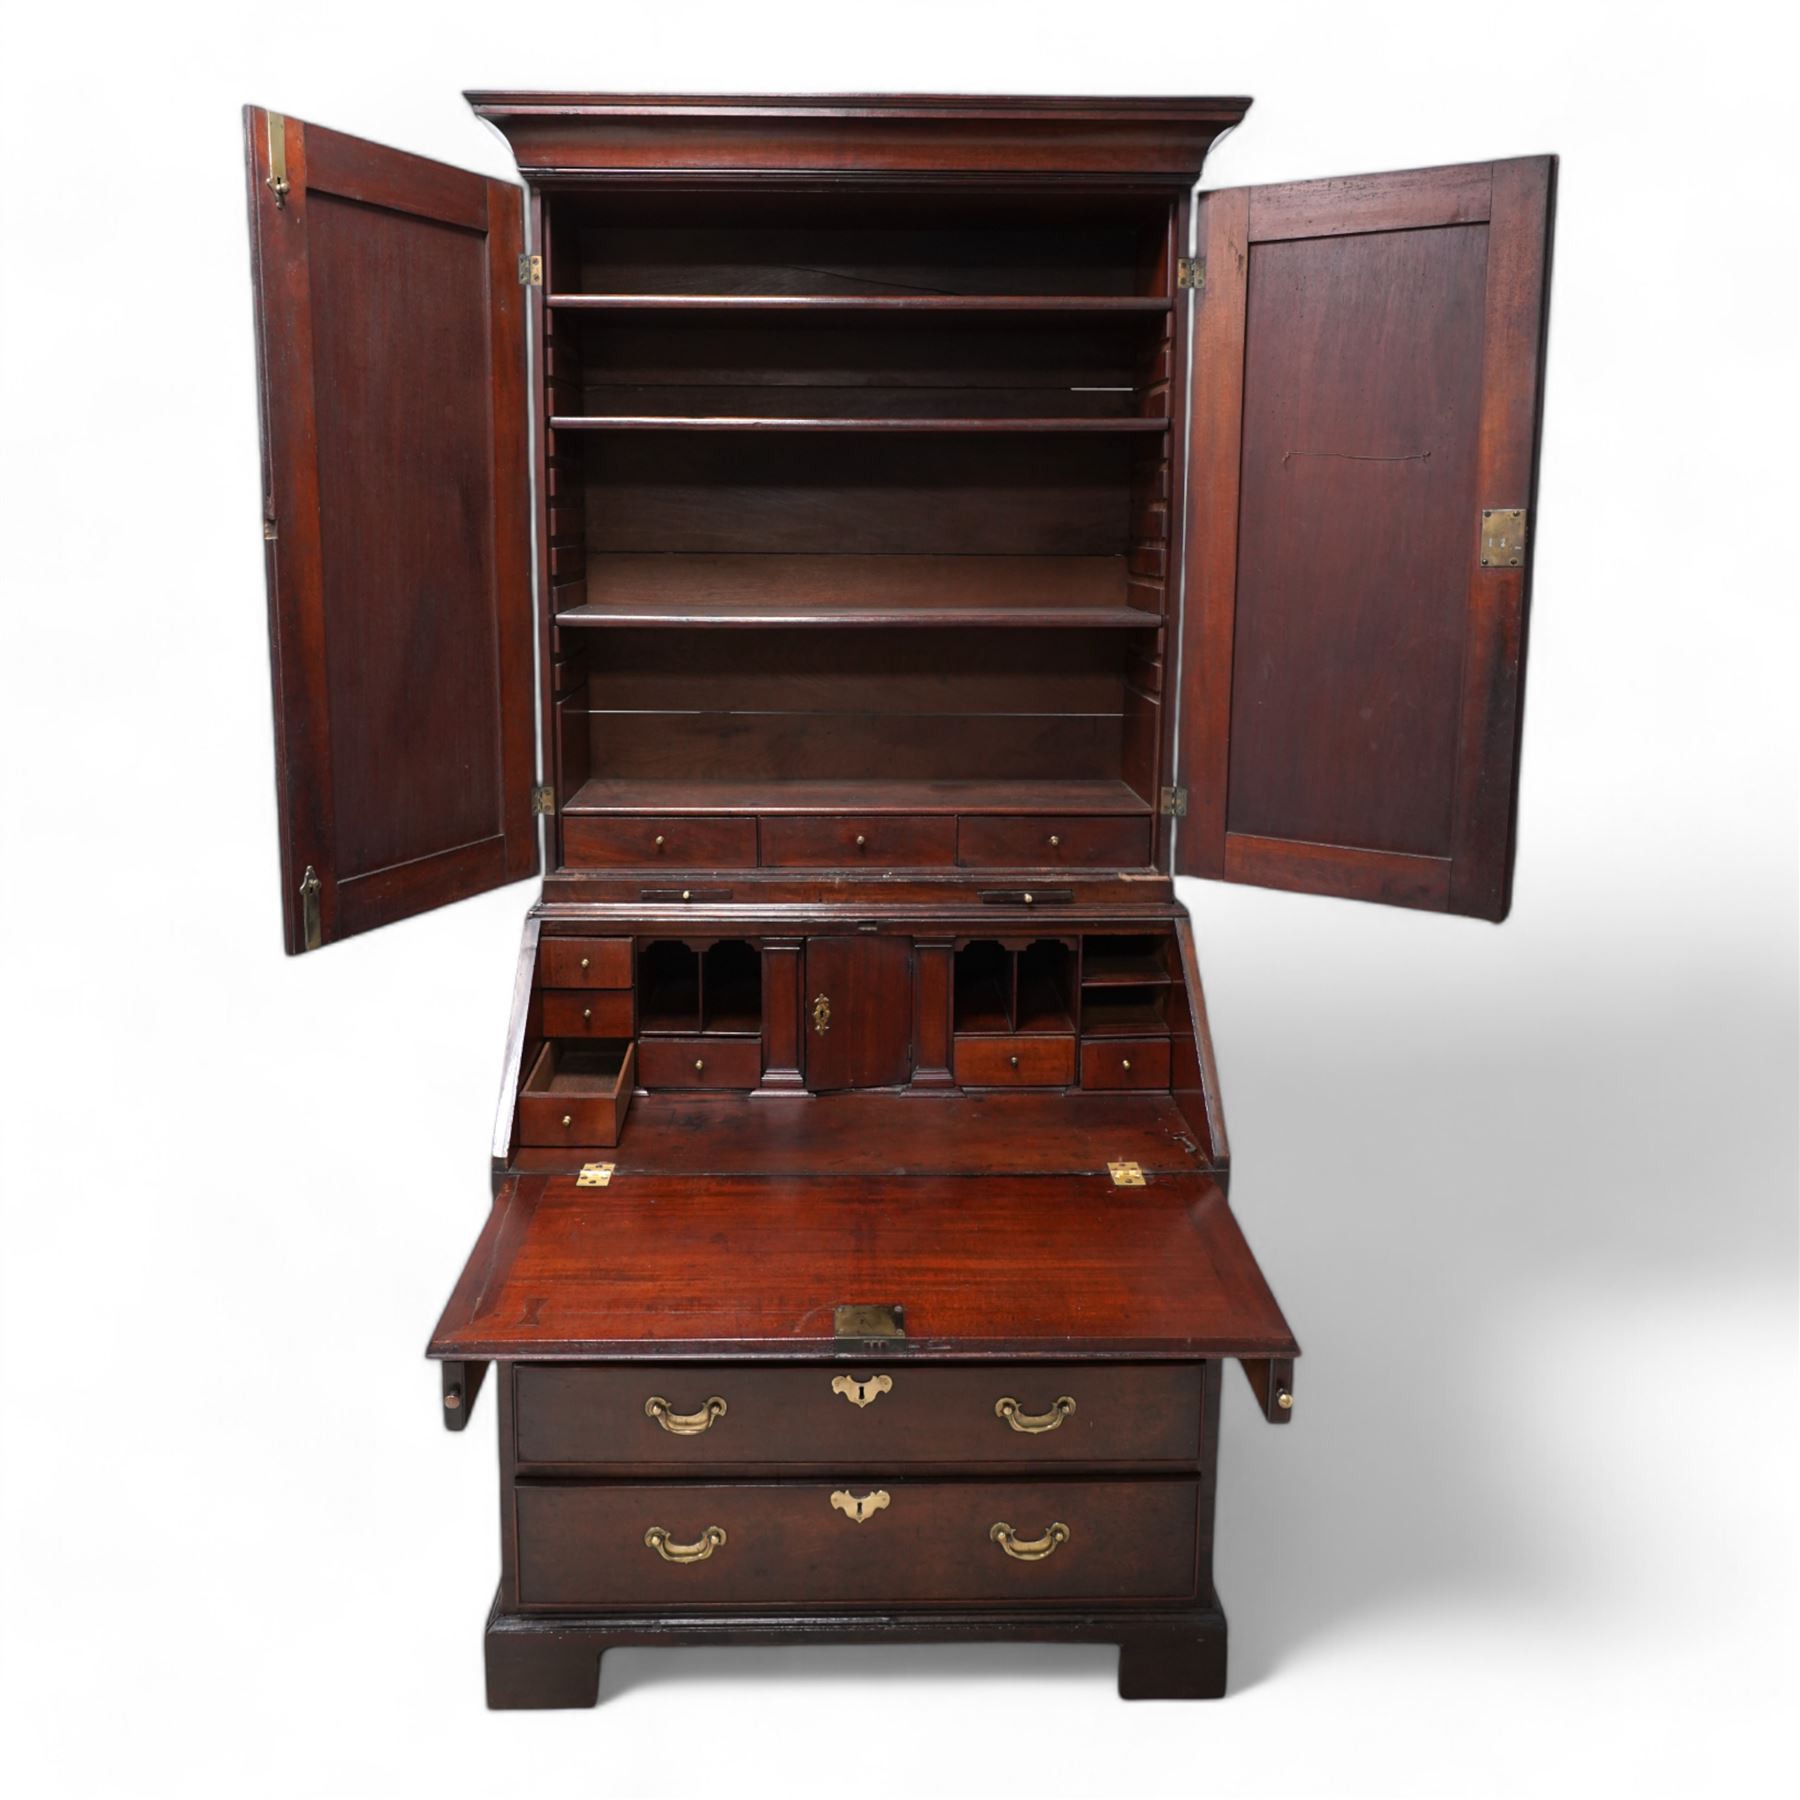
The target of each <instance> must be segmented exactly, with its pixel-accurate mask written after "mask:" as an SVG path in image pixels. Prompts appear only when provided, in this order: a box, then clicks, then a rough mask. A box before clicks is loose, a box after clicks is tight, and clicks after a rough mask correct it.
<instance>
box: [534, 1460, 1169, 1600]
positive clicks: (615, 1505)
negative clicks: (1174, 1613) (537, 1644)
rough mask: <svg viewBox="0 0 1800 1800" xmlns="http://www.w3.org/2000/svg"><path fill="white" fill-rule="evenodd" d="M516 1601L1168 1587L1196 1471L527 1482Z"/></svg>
mask: <svg viewBox="0 0 1800 1800" xmlns="http://www.w3.org/2000/svg"><path fill="white" fill-rule="evenodd" d="M513 1491H514V1496H515V1504H516V1507H517V1546H518V1561H517V1567H518V1584H519V1592H518V1599H519V1604H520V1605H521V1606H523V1607H580V1608H596V1609H597V1608H605V1609H607V1610H609V1611H610V1610H612V1609H614V1608H616V1607H632V1606H643V1607H655V1608H657V1609H659V1610H660V1609H663V1608H681V1607H709V1606H782V1607H805V1606H836V1605H847V1606H880V1605H887V1604H890V1603H896V1602H897V1603H901V1604H912V1605H931V1604H936V1605H985V1604H991V1603H1003V1604H1007V1605H1032V1604H1035V1603H1039V1602H1049V1601H1060V1602H1063V1603H1065V1604H1066V1603H1067V1602H1070V1601H1077V1600H1079V1601H1089V1602H1094V1603H1097V1604H1102V1605H1117V1604H1119V1603H1127V1604H1129V1603H1131V1602H1134V1601H1139V1602H1142V1601H1170V1600H1186V1599H1189V1598H1191V1597H1192V1596H1193V1594H1194V1591H1195V1552H1196V1545H1197V1533H1198V1502H1199V1492H1200V1487H1199V1482H1198V1481H1197V1480H1196V1479H1195V1478H1193V1477H1191V1476H1187V1477H1181V1476H1168V1477H1162V1478H1157V1477H1150V1478H1147V1479H1144V1480H1138V1481H1086V1480H1070V1479H1063V1480H1050V1481H1045V1480H1013V1481H953V1482H933V1481H897V1480H894V1479H893V1478H891V1477H886V1478H883V1479H881V1480H855V1479H849V1478H846V1479H844V1480H842V1481H833V1480H821V1481H806V1482H736V1483H728V1482H699V1481H693V1482H669V1483H656V1482H534V1481H520V1482H518V1483H517V1484H516V1485H515V1487H514V1490H513Z"/></svg>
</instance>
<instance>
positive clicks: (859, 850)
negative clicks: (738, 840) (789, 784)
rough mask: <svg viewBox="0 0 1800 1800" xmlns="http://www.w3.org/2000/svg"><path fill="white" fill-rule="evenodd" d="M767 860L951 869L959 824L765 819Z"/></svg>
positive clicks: (882, 817)
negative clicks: (949, 867) (957, 825)
mask: <svg viewBox="0 0 1800 1800" xmlns="http://www.w3.org/2000/svg"><path fill="white" fill-rule="evenodd" d="M762 859H763V864H764V866H765V867H766V868H772V869H784V868H785V869H854V868H857V867H859V866H860V865H861V864H864V863H867V864H869V865H870V866H871V867H879V868H922V867H929V868H937V867H948V866H949V865H950V864H952V863H954V862H955V861H956V821H955V820H954V819H952V818H932V817H929V816H908V815H905V814H900V815H895V814H890V813H875V814H872V815H871V816H869V817H867V818H856V817H839V816H814V815H811V814H801V815H797V816H794V817H781V818H773V819H764V820H763V822H762Z"/></svg>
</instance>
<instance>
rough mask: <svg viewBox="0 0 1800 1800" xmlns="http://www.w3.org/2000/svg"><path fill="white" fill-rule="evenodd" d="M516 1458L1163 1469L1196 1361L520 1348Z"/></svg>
mask: <svg viewBox="0 0 1800 1800" xmlns="http://www.w3.org/2000/svg"><path fill="white" fill-rule="evenodd" d="M513 1381H514V1387H513V1406H514V1411H513V1418H514V1421H515V1423H514V1440H513V1441H514V1447H515V1450H516V1453H517V1456H518V1459H519V1461H520V1462H521V1463H529V1464H534V1465H539V1466H552V1467H563V1468H569V1467H580V1466H583V1465H586V1466H589V1467H592V1468H595V1469H598V1470H604V1471H605V1472H606V1473H608V1474H657V1473H661V1474H668V1473H677V1474H680V1475H681V1476H683V1477H684V1478H685V1477H688V1476H692V1475H696V1474H717V1473H719V1472H721V1471H725V1470H741V1469H752V1468H754V1469H772V1468H780V1469H786V1470H794V1469H806V1468H811V1469H826V1470H829V1471H831V1472H832V1473H834V1474H835V1473H838V1472H840V1471H841V1470H844V1469H899V1468H900V1467H901V1466H902V1465H907V1466H914V1467H917V1466H924V1465H931V1466H934V1467H937V1468H955V1469H998V1470H1003V1471H1005V1472H1007V1473H1009V1474H1013V1473H1018V1472H1020V1471H1022V1470H1025V1471H1037V1472H1045V1471H1049V1470H1054V1469H1059V1468H1071V1467H1074V1468H1083V1467H1085V1468H1088V1469H1093V1468H1097V1467H1105V1466H1112V1467H1124V1468H1132V1469H1143V1468H1156V1469H1160V1470H1163V1471H1168V1470H1171V1469H1178V1468H1189V1469H1191V1468H1194V1467H1195V1466H1197V1465H1198V1463H1199V1461H1200V1450H1201V1444H1200V1430H1201V1424H1202V1420H1203V1417H1204V1414H1205V1407H1206V1397H1205V1367H1204V1365H1203V1364H1201V1363H1110V1362H1109V1363H995V1364H962V1363H927V1364H918V1363H910V1364H909V1363H905V1362H900V1361H897V1360H895V1359H893V1358H892V1357H891V1356H887V1357H879V1358H877V1359H876V1360H875V1361H873V1362H865V1363H855V1362H834V1363H787V1364H773V1365H771V1364H766V1363H763V1364H755V1363H752V1364H744V1363H738V1364H735V1365H734V1364H730V1363H713V1364H706V1363H700V1364H692V1363H683V1364H680V1365H665V1366H663V1367H660V1368H659V1367H658V1366H657V1365H656V1364H654V1363H585V1364H584V1363H564V1364H545V1363H521V1364H520V1365H519V1367H518V1369H517V1371H516V1372H515V1374H514V1377H513Z"/></svg>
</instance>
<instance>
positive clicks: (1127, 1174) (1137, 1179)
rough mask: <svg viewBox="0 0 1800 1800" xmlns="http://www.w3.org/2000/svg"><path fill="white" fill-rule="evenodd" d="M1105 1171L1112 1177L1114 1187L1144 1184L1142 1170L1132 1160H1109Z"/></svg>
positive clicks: (1140, 1185)
mask: <svg viewBox="0 0 1800 1800" xmlns="http://www.w3.org/2000/svg"><path fill="white" fill-rule="evenodd" d="M1106 1172H1107V1174H1109V1175H1110V1176H1111V1177H1112V1183H1113V1186H1114V1187H1142V1186H1144V1171H1143V1170H1142V1169H1140V1168H1139V1167H1138V1165H1137V1164H1136V1163H1134V1162H1116V1163H1115V1162H1109V1163H1108V1164H1107V1165H1106Z"/></svg>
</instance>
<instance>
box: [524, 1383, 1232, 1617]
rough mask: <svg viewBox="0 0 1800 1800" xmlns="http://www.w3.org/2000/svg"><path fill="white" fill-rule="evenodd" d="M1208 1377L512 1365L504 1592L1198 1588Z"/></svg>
mask: <svg viewBox="0 0 1800 1800" xmlns="http://www.w3.org/2000/svg"><path fill="white" fill-rule="evenodd" d="M1216 1369H1217V1364H1216V1363H1209V1362H1191V1363H1144V1364H1129V1363H1106V1362H1093V1363H1086V1364H1084V1363H1080V1362H1066V1363H1020V1364H1012V1365H999V1364H956V1363H932V1362H929V1361H924V1360H910V1361H905V1362H900V1361H893V1362H888V1363H882V1362H880V1361H874V1362H870V1363H864V1364H850V1363H846V1362H836V1363H808V1364H787V1365H782V1366H768V1365H758V1364H755V1363H739V1364H733V1363H731V1362H718V1363H713V1364H707V1365H696V1364H686V1365H683V1364H671V1365H656V1364H650V1363H616V1364H577V1365H568V1364H534V1363H527V1362H520V1363H515V1364H513V1365H511V1366H510V1368H509V1369H508V1370H507V1371H506V1377H507V1378H506V1379H505V1380H503V1382H502V1384H501V1385H502V1405H501V1433H502V1471H503V1472H502V1488H503V1491H502V1507H503V1513H504V1524H505V1533H504V1537H505V1552H506V1554H505V1563H506V1568H505V1584H506V1588H507V1592H508V1602H509V1604H510V1605H511V1606H513V1607H515V1608H517V1609H519V1610H521V1611H532V1610H545V1611H557V1610H567V1611H576V1612H581V1611H588V1612H591V1611H613V1610H617V1609H626V1610H629V1609H633V1608H642V1609H647V1610H653V1611H670V1610H674V1611H681V1610H685V1609H698V1610H701V1611H704V1610H706V1609H710V1608H751V1609H755V1608H770V1609H782V1608H791V1609H799V1610H805V1609H807V1608H839V1607H852V1608H854V1607H883V1606H907V1605H918V1606H936V1607H942V1606H957V1605H970V1606H988V1605H1007V1606H1010V1605H1020V1606H1027V1607H1029V1606H1033V1605H1037V1604H1044V1603H1058V1604H1064V1605H1067V1604H1069V1603H1072V1602H1079V1603H1082V1604H1095V1605H1105V1606H1125V1607H1129V1606H1132V1605H1137V1604H1145V1603H1152V1602H1159V1603H1160V1602H1169V1601H1182V1600H1188V1599H1191V1598H1192V1597H1194V1596H1195V1595H1196V1594H1199V1593H1202V1592H1204V1591H1205V1590H1206V1588H1207V1585H1208V1582H1209V1579H1210V1570H1209V1557H1210V1545H1211V1518H1212V1500H1211V1495H1212V1479H1213V1445H1214V1442H1215V1435H1214V1429H1213V1421H1214V1416H1215V1410H1216V1404H1217V1374H1216Z"/></svg>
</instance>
